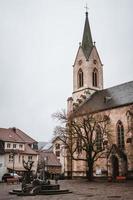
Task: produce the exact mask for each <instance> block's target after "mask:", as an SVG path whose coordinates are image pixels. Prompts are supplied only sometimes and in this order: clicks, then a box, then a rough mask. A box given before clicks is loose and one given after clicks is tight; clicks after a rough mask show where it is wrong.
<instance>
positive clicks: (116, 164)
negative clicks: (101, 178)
mask: <svg viewBox="0 0 133 200" xmlns="http://www.w3.org/2000/svg"><path fill="white" fill-rule="evenodd" d="M116 176H119V161H118V158H117V157H116V156H112V178H113V180H115V179H116Z"/></svg>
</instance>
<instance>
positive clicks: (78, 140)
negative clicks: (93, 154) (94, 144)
mask: <svg viewBox="0 0 133 200" xmlns="http://www.w3.org/2000/svg"><path fill="white" fill-rule="evenodd" d="M81 152H82V140H81V139H80V138H77V153H78V154H80V153H81Z"/></svg>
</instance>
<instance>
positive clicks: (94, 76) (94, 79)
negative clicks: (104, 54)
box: [92, 68, 98, 87]
mask: <svg viewBox="0 0 133 200" xmlns="http://www.w3.org/2000/svg"><path fill="white" fill-rule="evenodd" d="M92 85H93V86H94V87H97V86H98V70H97V69H96V68H95V69H94V70H93V72H92Z"/></svg>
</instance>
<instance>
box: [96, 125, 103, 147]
mask: <svg viewBox="0 0 133 200" xmlns="http://www.w3.org/2000/svg"><path fill="white" fill-rule="evenodd" d="M102 141H103V139H102V133H101V129H100V127H99V126H98V127H97V129H96V148H97V150H98V151H100V150H102Z"/></svg>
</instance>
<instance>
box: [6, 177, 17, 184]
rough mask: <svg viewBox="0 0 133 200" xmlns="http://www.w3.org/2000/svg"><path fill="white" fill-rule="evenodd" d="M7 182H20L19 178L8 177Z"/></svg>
mask: <svg viewBox="0 0 133 200" xmlns="http://www.w3.org/2000/svg"><path fill="white" fill-rule="evenodd" d="M7 184H19V180H18V179H17V178H7Z"/></svg>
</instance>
